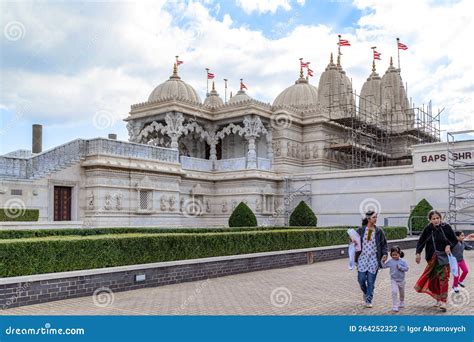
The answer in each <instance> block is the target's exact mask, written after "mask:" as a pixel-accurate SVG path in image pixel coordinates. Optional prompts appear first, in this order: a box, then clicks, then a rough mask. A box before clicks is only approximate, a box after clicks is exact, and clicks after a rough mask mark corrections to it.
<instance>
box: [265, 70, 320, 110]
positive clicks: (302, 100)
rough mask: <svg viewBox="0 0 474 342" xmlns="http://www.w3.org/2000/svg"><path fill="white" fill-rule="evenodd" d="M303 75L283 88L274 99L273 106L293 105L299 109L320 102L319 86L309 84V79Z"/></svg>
mask: <svg viewBox="0 0 474 342" xmlns="http://www.w3.org/2000/svg"><path fill="white" fill-rule="evenodd" d="M300 76H301V77H300V78H299V79H298V80H296V81H295V84H293V85H291V86H289V87H288V88H286V89H285V90H283V91H282V92H281V93H280V94H279V95H278V96H277V97H276V99H275V101H273V106H275V107H278V106H291V107H294V108H297V109H307V108H309V107H313V106H316V105H317V104H318V88H316V87H315V86H313V85H311V84H309V82H308V80H307V79H305V78H304V77H303V75H300Z"/></svg>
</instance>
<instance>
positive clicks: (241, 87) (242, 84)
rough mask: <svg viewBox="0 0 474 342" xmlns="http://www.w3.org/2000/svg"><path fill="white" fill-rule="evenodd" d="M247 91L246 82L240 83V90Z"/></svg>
mask: <svg viewBox="0 0 474 342" xmlns="http://www.w3.org/2000/svg"><path fill="white" fill-rule="evenodd" d="M243 89H247V86H246V85H245V84H244V82H242V81H240V90H243Z"/></svg>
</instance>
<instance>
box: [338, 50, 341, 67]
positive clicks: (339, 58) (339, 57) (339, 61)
mask: <svg viewBox="0 0 474 342" xmlns="http://www.w3.org/2000/svg"><path fill="white" fill-rule="evenodd" d="M337 66H338V67H340V66H341V54H340V53H338V54H337Z"/></svg>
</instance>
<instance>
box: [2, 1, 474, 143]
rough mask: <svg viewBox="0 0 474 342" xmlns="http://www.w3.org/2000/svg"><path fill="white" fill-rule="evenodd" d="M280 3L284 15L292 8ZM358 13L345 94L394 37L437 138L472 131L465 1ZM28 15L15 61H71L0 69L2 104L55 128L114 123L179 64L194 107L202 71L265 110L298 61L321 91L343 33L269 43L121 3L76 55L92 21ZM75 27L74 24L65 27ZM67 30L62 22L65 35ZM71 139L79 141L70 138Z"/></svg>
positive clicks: (183, 14)
mask: <svg viewBox="0 0 474 342" xmlns="http://www.w3.org/2000/svg"><path fill="white" fill-rule="evenodd" d="M268 3H269V2H268ZM281 3H285V4H286V5H285V6H290V5H289V2H284V1H282V2H281ZM356 5H357V6H358V7H359V8H360V9H363V10H364V11H367V10H368V9H370V12H368V13H367V14H366V15H364V16H363V17H362V18H361V19H360V22H359V25H360V27H358V28H357V29H347V32H342V33H343V36H344V38H346V39H349V40H350V41H351V43H352V46H351V47H348V48H345V49H344V51H343V53H344V55H343V56H342V64H343V67H344V69H345V70H346V72H347V74H348V76H349V77H350V78H352V80H353V84H354V88H355V89H357V90H358V91H359V90H360V89H361V88H362V84H363V82H364V81H365V79H366V78H367V76H368V75H369V73H370V68H371V50H370V47H371V46H373V45H377V47H378V50H380V52H382V53H383V55H382V57H383V60H382V61H381V62H379V63H378V66H377V68H378V71H379V73H380V74H383V72H384V71H385V70H386V68H387V67H388V59H389V57H390V55H393V56H394V57H396V53H397V50H396V46H395V38H396V37H397V36H400V38H401V39H402V41H403V42H404V43H405V44H407V45H408V46H409V50H407V51H402V52H401V54H402V76H403V79H404V81H407V82H408V90H409V94H410V96H412V97H413V100H414V101H415V102H416V103H417V104H419V103H422V102H425V103H426V102H428V100H430V99H432V100H433V102H434V107H435V108H436V107H438V106H439V107H446V110H445V112H444V114H443V115H445V117H446V118H447V119H446V120H445V122H446V124H445V125H444V129H449V130H451V129H468V128H470V129H474V119H473V116H472V114H471V113H472V108H473V106H474V103H473V96H472V93H473V91H474V84H473V80H474V74H473V68H472V65H471V62H470V59H469V58H470V56H471V55H472V48H471V46H470V44H466V42H469V41H470V39H471V37H470V33H471V32H474V27H473V21H472V19H470V17H469V16H468V14H470V13H471V12H472V8H471V7H472V5H471V4H470V3H469V2H468V1H464V2H458V3H455V4H448V5H443V6H440V5H437V6H435V5H432V4H431V3H425V2H421V1H416V2H413V1H411V2H403V1H402V2H397V5H396V6H394V5H392V4H391V3H389V2H385V1H384V2H379V1H375V0H374V1H369V0H367V1H362V0H361V1H357V2H356ZM25 6H26V5H22V7H21V13H27V15H26V16H25V17H21V20H22V22H24V24H25V27H26V29H27V35H26V36H25V39H24V40H22V41H18V42H16V43H18V44H24V48H23V49H22V51H25V50H26V51H30V50H31V49H33V48H34V46H38V44H39V43H38V42H42V43H41V44H43V45H41V46H42V53H44V54H45V55H47V56H53V57H54V58H55V57H56V56H54V55H61V54H66V56H68V58H69V59H68V58H66V59H64V58H63V60H64V61H66V66H67V68H65V69H61V70H59V71H58V70H54V69H53V70H41V71H38V70H36V71H35V70H16V69H15V70H3V71H2V82H4V84H8V87H5V86H3V89H2V104H3V105H5V106H7V107H8V108H10V109H15V104H16V103H21V102H24V101H28V103H29V104H31V111H29V112H28V113H29V114H27V115H30V116H31V117H34V118H35V119H37V120H39V121H41V120H48V121H49V122H51V123H56V124H64V125H66V124H67V123H70V122H71V121H74V120H83V121H85V120H92V118H93V116H94V114H95V113H96V112H97V111H100V110H106V111H109V112H111V113H113V115H114V117H115V118H116V119H117V120H118V119H121V118H123V117H125V116H126V115H127V113H128V111H129V109H130V107H129V106H130V105H131V104H133V103H138V102H143V101H145V100H146V99H147V97H148V95H149V93H150V92H151V91H152V90H153V88H154V87H155V86H156V85H158V84H159V83H161V82H163V81H165V80H166V79H167V78H168V76H169V75H170V73H171V67H172V63H173V61H174V56H175V55H176V54H178V55H180V59H182V60H184V62H185V63H184V64H183V65H182V66H181V68H180V75H181V77H182V78H183V80H185V81H186V82H188V83H189V84H191V85H192V86H193V87H194V88H195V89H196V90H197V91H198V92H199V94H200V95H201V98H202V99H204V94H205V91H206V78H205V71H204V68H206V67H209V68H211V70H212V71H213V72H214V73H215V74H216V79H215V80H216V86H217V89H218V91H219V92H220V95H221V96H222V97H223V96H224V94H223V81H222V79H223V78H228V79H229V92H230V91H231V90H233V91H234V93H235V91H236V90H237V89H238V80H239V78H241V77H243V78H244V80H245V84H246V85H247V86H248V88H249V90H248V93H249V95H250V96H252V97H254V98H256V99H258V100H262V101H265V102H273V99H274V98H275V97H276V96H277V95H278V94H279V93H280V92H281V91H282V90H283V89H284V88H286V87H288V86H290V85H291V84H293V82H294V81H295V80H296V79H297V77H298V71H299V68H298V65H299V61H298V58H300V57H304V58H305V60H309V61H311V62H312V64H311V66H312V69H313V70H314V71H315V77H314V78H313V79H312V80H311V82H312V83H313V84H315V85H316V86H317V85H318V84H317V82H318V80H319V75H320V74H321V72H322V71H324V68H325V67H326V65H327V63H328V60H329V54H330V52H336V40H337V33H340V32H335V31H334V30H333V29H332V28H330V27H328V26H324V25H314V26H303V25H300V26H297V27H295V29H294V30H293V31H291V32H289V33H288V34H287V35H286V36H284V37H282V38H279V39H275V40H272V39H268V38H266V37H265V36H264V35H263V34H262V33H261V32H259V31H252V30H251V29H249V28H248V27H245V26H241V27H239V26H237V25H236V24H235V23H234V22H233V20H232V17H231V15H229V14H224V16H223V20H222V21H219V20H217V19H215V18H214V17H212V16H211V15H210V13H209V10H208V9H206V7H204V6H203V5H202V4H200V3H195V2H189V3H187V4H185V3H178V4H177V6H178V7H179V8H175V9H174V10H173V13H170V10H169V9H164V8H163V7H162V5H160V4H155V3H150V2H146V3H139V4H132V3H128V4H126V5H122V6H121V7H120V6H119V7H118V9H116V10H115V12H114V13H113V15H111V14H109V15H107V13H104V15H103V16H101V17H100V19H101V20H100V22H101V25H104V26H105V27H107V29H106V30H104V31H101V36H100V38H99V40H98V41H97V42H96V43H95V44H93V45H92V46H91V47H90V48H88V49H86V50H85V51H83V50H82V49H83V46H82V45H78V46H76V45H75V44H74V42H72V43H71V41H70V40H71V38H70V37H71V36H75V35H76V36H80V35H82V36H87V35H91V31H89V30H88V29H87V27H88V26H90V27H95V25H97V22H96V21H97V20H98V19H97V17H92V18H86V17H82V16H79V15H77V14H74V13H69V12H67V11H59V10H56V11H53V12H54V13H55V15H54V16H53V17H47V19H44V21H45V22H44V23H43V21H42V20H40V19H38V18H32V17H33V16H32V15H30V14H31V13H32V10H31V8H30V9H29V8H28V7H25ZM256 6H260V7H258V9H256V10H257V11H260V10H263V9H265V8H271V9H269V10H268V11H270V12H271V11H272V9H273V8H275V10H274V11H276V10H277V8H278V6H277V7H269V5H268V6H267V7H265V6H266V5H256ZM262 6H263V7H262ZM272 6H275V4H272ZM279 6H280V7H282V8H283V9H286V7H285V6H282V5H279ZM221 11H223V8H221ZM21 13H20V12H18V10H16V11H14V13H13V14H14V15H11V13H10V17H9V18H11V20H14V19H18V16H20V15H21ZM28 13H30V14H28ZM420 14H422V15H420ZM75 18H79V19H78V21H77V22H75V23H71V22H70V21H74V20H75ZM118 18H119V19H120V20H118ZM46 21H47V23H46ZM64 22H66V23H67V22H69V24H68V25H67V27H66V28H64V29H63V28H62V26H61V25H62V23H64ZM117 22H120V25H117V24H116V23H117ZM35 25H38V26H41V25H46V26H49V27H55V28H61V29H58V32H56V33H55V34H53V35H52V36H50V35H49V34H48V33H47V32H48V31H47V30H46V29H38V32H35V33H31V35H30V31H31V29H30V28H31V27H36V26H35ZM40 32H46V33H40ZM92 32H95V29H94V30H93V31H92ZM78 34H80V35H78ZM32 35H33V36H32ZM43 35H44V36H43ZM28 37H29V38H28ZM33 38H34V39H33ZM50 38H51V40H49V39H50ZM28 39H31V40H28ZM53 57H51V58H53ZM48 58H49V57H48ZM46 61H48V60H47V59H46ZM68 61H70V63H69V64H70V65H68V64H67V62H68ZM85 62H87V63H85ZM77 65H80V66H81V67H78V66H77ZM69 135H70V137H71V139H72V138H76V136H74V130H71V133H70V134H69ZM121 138H122V139H126V138H127V137H126V136H122V137H121Z"/></svg>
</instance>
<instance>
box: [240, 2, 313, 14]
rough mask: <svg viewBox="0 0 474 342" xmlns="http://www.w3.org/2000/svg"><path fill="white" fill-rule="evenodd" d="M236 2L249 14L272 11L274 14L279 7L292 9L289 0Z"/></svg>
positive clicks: (287, 9) (286, 9)
mask: <svg viewBox="0 0 474 342" xmlns="http://www.w3.org/2000/svg"><path fill="white" fill-rule="evenodd" d="M300 1H301V0H300ZM303 3H304V1H303ZM236 4H237V6H239V7H241V8H242V9H243V10H244V11H245V13H247V14H251V13H252V12H257V13H259V14H264V13H267V12H270V13H272V14H274V13H275V12H276V11H277V10H278V9H279V8H282V9H284V10H285V11H289V10H290V9H291V5H290V2H289V0H237V2H236Z"/></svg>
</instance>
